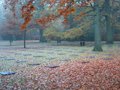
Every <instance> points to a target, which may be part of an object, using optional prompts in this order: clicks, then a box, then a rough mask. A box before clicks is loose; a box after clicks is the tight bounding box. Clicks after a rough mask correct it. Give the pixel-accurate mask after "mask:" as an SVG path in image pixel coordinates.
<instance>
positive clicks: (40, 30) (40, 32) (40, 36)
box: [39, 29, 44, 42]
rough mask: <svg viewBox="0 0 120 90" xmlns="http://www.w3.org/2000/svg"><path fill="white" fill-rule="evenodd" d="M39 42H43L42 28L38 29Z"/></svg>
mask: <svg viewBox="0 0 120 90" xmlns="http://www.w3.org/2000/svg"><path fill="white" fill-rule="evenodd" d="M39 42H44V38H43V30H42V29H39Z"/></svg>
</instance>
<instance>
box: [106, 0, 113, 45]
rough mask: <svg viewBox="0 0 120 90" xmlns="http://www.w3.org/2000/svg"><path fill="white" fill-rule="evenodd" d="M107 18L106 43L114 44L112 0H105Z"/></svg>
mask: <svg viewBox="0 0 120 90" xmlns="http://www.w3.org/2000/svg"><path fill="white" fill-rule="evenodd" d="M105 13H106V15H105V19H106V43H107V44H113V42H114V40H113V29H112V26H111V19H110V14H111V7H110V0H105Z"/></svg>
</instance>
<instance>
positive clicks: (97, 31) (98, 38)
mask: <svg viewBox="0 0 120 90" xmlns="http://www.w3.org/2000/svg"><path fill="white" fill-rule="evenodd" d="M95 12H96V16H95V46H94V49H93V51H103V50H102V47H101V35H100V9H99V5H98V0H96V2H95Z"/></svg>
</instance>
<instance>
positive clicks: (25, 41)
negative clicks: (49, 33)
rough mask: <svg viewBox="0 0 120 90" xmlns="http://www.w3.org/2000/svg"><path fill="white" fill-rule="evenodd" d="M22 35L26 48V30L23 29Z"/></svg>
mask: <svg viewBox="0 0 120 90" xmlns="http://www.w3.org/2000/svg"><path fill="white" fill-rule="evenodd" d="M23 37H24V48H26V30H24V35H23Z"/></svg>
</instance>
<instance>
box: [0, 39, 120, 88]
mask: <svg viewBox="0 0 120 90" xmlns="http://www.w3.org/2000/svg"><path fill="white" fill-rule="evenodd" d="M92 49H93V47H92V45H87V46H85V47H80V46H76V45H73V46H71V45H67V46H65V45H59V46H57V45H51V44H46V43H43V44H40V43H37V41H32V42H31V41H28V42H27V48H26V49H24V48H23V46H22V42H14V43H13V46H9V43H7V42H0V72H5V71H12V72H16V74H15V75H9V76H2V75H1V76H0V90H119V89H120V86H119V85H120V56H119V55H120V44H118V43H117V44H114V45H103V50H104V51H103V52H93V51H92Z"/></svg>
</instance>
